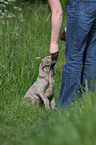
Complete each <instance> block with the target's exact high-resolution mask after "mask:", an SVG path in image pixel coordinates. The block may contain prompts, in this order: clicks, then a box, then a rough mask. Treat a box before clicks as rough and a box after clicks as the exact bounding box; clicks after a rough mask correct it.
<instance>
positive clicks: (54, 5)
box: [48, 0, 63, 54]
mask: <svg viewBox="0 0 96 145" xmlns="http://www.w3.org/2000/svg"><path fill="white" fill-rule="evenodd" d="M48 1H49V4H50V7H51V10H52V19H51V23H52V30H51V42H50V53H51V54H52V53H55V52H57V51H59V48H58V38H59V33H60V29H61V25H62V18H63V11H62V7H61V4H60V2H59V0H48Z"/></svg>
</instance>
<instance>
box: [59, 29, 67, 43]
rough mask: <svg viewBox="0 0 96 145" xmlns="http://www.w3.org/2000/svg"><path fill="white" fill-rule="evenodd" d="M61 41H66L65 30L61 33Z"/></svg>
mask: <svg viewBox="0 0 96 145" xmlns="http://www.w3.org/2000/svg"><path fill="white" fill-rule="evenodd" d="M60 38H61V40H63V41H66V28H65V29H64V30H63V31H62V32H61V37H60Z"/></svg>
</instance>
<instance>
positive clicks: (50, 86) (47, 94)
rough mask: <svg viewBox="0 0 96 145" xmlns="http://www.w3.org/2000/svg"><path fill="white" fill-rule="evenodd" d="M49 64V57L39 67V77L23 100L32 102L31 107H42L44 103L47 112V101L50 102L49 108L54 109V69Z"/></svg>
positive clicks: (50, 62)
mask: <svg viewBox="0 0 96 145" xmlns="http://www.w3.org/2000/svg"><path fill="white" fill-rule="evenodd" d="M51 64H52V59H51V56H47V57H45V58H44V59H43V61H42V62H41V64H40V67H39V76H38V78H37V80H36V82H35V83H34V84H33V85H32V86H31V88H30V89H29V90H28V91H27V93H26V94H25V96H24V99H25V100H29V101H32V104H33V105H35V104H36V105H42V104H43V103H44V104H45V108H46V109H47V110H48V109H50V107H49V101H50V102H51V108H52V109H55V99H54V84H55V82H54V79H53V76H54V68H53V67H51Z"/></svg>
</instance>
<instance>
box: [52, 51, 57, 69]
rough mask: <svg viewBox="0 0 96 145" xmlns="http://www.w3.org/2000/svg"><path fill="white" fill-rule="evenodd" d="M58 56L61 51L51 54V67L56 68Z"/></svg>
mask: <svg viewBox="0 0 96 145" xmlns="http://www.w3.org/2000/svg"><path fill="white" fill-rule="evenodd" d="M58 55H59V51H58V52H56V53H53V54H51V58H52V63H51V67H54V66H55V64H56V62H57V59H58Z"/></svg>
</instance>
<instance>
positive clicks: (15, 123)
mask: <svg viewBox="0 0 96 145" xmlns="http://www.w3.org/2000/svg"><path fill="white" fill-rule="evenodd" d="M6 7H7V8H2V11H3V13H5V10H6V9H8V11H9V12H6V14H5V15H2V13H1V12H0V16H1V17H0V54H1V56H0V57H1V60H0V66H1V74H0V77H1V89H0V92H1V93H0V145H17V144H19V145H26V144H28V145H40V144H41V145H45V144H46V145H49V144H50V145H75V144H78V145H95V144H96V139H95V137H96V90H95V91H94V92H87V93H85V94H84V95H83V97H82V98H79V99H78V101H77V102H76V103H75V104H71V105H70V106H69V107H67V108H66V109H65V110H63V109H61V110H57V111H54V110H49V111H46V110H45V108H44V107H42V108H39V107H36V106H32V104H31V103H25V102H23V100H22V98H23V97H24V95H25V93H26V91H27V90H28V88H29V87H30V86H31V85H32V84H33V83H34V81H35V80H36V78H37V76H38V68H39V64H40V62H41V61H42V59H43V58H44V57H45V56H47V55H50V53H49V46H50V34H51V12H50V9H49V7H48V5H44V6H43V5H42V4H39V5H38V4H32V5H29V4H26V5H24V4H23V5H21V8H22V10H19V9H18V8H17V9H14V8H13V7H14V5H13V4H12V5H11V9H10V7H8V5H7V6H6ZM0 8H1V7H0ZM10 13H11V14H10ZM9 14H10V15H11V16H10V17H8V15H9ZM12 14H14V16H13V17H12ZM66 20H67V18H66V13H65V14H64V19H63V25H62V29H64V27H65V26H66ZM64 45H65V44H64V42H61V41H60V40H59V48H60V53H59V58H58V62H57V64H56V67H55V74H56V75H55V77H54V79H55V84H56V85H55V99H56V104H57V103H58V102H59V93H60V85H61V77H62V65H63V64H64V62H65V56H64V48H65V47H64ZM38 57H40V58H38Z"/></svg>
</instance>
